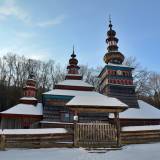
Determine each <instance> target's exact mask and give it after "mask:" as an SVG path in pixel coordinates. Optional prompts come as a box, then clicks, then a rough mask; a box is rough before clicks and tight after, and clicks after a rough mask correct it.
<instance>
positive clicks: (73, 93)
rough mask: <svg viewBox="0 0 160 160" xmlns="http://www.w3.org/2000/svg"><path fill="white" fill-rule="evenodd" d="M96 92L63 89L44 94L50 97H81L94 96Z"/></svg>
mask: <svg viewBox="0 0 160 160" xmlns="http://www.w3.org/2000/svg"><path fill="white" fill-rule="evenodd" d="M96 93H97V92H95V91H77V90H63V89H53V90H51V91H48V92H45V93H43V94H49V95H64V96H79V95H84V96H87V95H94V94H96Z"/></svg>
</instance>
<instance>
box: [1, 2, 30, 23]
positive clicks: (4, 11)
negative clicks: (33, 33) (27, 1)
mask: <svg viewBox="0 0 160 160" xmlns="http://www.w3.org/2000/svg"><path fill="white" fill-rule="evenodd" d="M11 16H13V17H16V18H17V19H19V20H21V21H23V22H24V23H30V16H29V14H28V13H27V12H26V11H25V10H23V9H21V8H20V7H19V6H18V5H17V4H16V3H15V0H5V1H4V3H3V4H2V5H1V6H0V19H3V20H4V19H7V18H8V17H11Z"/></svg>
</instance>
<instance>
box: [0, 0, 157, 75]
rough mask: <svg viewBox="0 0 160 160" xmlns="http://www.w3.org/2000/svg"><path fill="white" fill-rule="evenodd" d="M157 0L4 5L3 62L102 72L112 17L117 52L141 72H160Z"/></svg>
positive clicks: (18, 0)
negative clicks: (9, 57) (73, 60)
mask: <svg viewBox="0 0 160 160" xmlns="http://www.w3.org/2000/svg"><path fill="white" fill-rule="evenodd" d="M159 8H160V1H159V0H154V1H153V0H123V1H122V0H0V56H2V55H4V54H6V53H7V52H13V53H17V54H19V55H25V56H27V57H30V58H36V59H41V60H48V59H54V60H55V61H56V62H58V63H61V64H62V65H64V64H67V62H68V59H69V56H70V54H71V52H72V46H73V44H74V45H75V50H76V53H77V57H78V59H79V63H81V64H88V65H89V66H91V67H96V66H103V65H104V62H103V56H104V54H105V52H106V44H105V38H106V32H107V29H108V15H109V14H111V16H112V22H113V25H114V26H113V27H114V29H115V30H116V32H117V37H118V38H119V44H118V45H119V50H120V51H121V52H122V53H123V54H124V55H125V56H134V57H136V58H137V60H138V61H139V62H140V63H141V65H142V66H144V67H146V68H148V69H149V70H153V71H158V72H159V66H160V64H159V63H160V62H159V61H160V47H159V46H160V18H159V16H160V10H159Z"/></svg>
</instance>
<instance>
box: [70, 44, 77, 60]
mask: <svg viewBox="0 0 160 160" xmlns="http://www.w3.org/2000/svg"><path fill="white" fill-rule="evenodd" d="M71 57H72V58H75V57H76V55H75V51H74V45H73V52H72V54H71Z"/></svg>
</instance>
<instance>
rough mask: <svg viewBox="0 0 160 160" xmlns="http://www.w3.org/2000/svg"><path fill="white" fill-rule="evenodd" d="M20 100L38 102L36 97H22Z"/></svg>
mask: <svg viewBox="0 0 160 160" xmlns="http://www.w3.org/2000/svg"><path fill="white" fill-rule="evenodd" d="M20 100H37V98H35V97H22V98H20Z"/></svg>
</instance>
